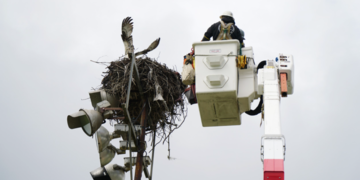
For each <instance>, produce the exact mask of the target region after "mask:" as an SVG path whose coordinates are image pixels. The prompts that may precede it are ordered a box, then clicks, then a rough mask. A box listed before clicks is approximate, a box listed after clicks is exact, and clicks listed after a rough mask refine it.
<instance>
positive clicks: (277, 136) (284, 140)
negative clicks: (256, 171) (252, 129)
mask: <svg viewBox="0 0 360 180" xmlns="http://www.w3.org/2000/svg"><path fill="white" fill-rule="evenodd" d="M265 139H281V140H282V142H283V148H284V154H283V155H284V161H285V152H286V139H285V136H284V135H282V134H267V135H263V136H261V146H260V159H261V162H263V163H264V140H265Z"/></svg>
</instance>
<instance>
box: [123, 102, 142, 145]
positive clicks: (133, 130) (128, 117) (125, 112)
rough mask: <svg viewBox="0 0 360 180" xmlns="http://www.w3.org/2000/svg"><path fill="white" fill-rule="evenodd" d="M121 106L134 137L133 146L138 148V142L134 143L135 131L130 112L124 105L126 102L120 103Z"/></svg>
mask: <svg viewBox="0 0 360 180" xmlns="http://www.w3.org/2000/svg"><path fill="white" fill-rule="evenodd" d="M122 107H123V109H125V111H124V115H125V119H126V120H127V121H128V125H129V128H130V129H131V137H132V139H134V142H135V143H134V144H135V147H136V148H137V149H138V144H137V143H136V142H137V138H136V134H135V133H136V131H135V128H134V125H133V123H132V121H131V117H130V113H129V111H128V109H127V107H126V104H122Z"/></svg>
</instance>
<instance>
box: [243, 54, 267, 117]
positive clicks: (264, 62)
mask: <svg viewBox="0 0 360 180" xmlns="http://www.w3.org/2000/svg"><path fill="white" fill-rule="evenodd" d="M265 65H266V60H264V61H261V62H260V63H259V64H258V66H257V68H256V73H258V72H259V69H262V68H264V66H265ZM263 103H264V101H263V96H262V95H261V96H260V102H259V105H258V106H257V107H256V108H255V109H254V110H252V109H251V110H249V111H246V112H245V113H246V114H247V115H250V116H255V115H258V114H260V113H261V107H262V105H263Z"/></svg>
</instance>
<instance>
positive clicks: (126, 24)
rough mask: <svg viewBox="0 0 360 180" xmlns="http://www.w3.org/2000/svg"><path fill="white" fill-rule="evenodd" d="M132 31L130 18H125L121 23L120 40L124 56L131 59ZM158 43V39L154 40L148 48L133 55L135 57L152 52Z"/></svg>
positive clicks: (132, 46)
mask: <svg viewBox="0 0 360 180" xmlns="http://www.w3.org/2000/svg"><path fill="white" fill-rule="evenodd" d="M132 31H133V22H132V19H131V17H127V18H125V19H124V20H123V21H122V33H121V38H122V40H123V43H124V47H125V56H126V57H131V55H132V54H133V52H134V44H133V38H132V35H131V34H132ZM159 43H160V38H158V39H156V40H155V41H154V42H152V43H151V44H150V46H149V47H148V48H146V49H144V50H142V51H140V52H137V53H135V57H136V56H139V55H145V54H147V53H148V52H150V51H152V50H154V49H155V48H156V47H157V46H158V45H159Z"/></svg>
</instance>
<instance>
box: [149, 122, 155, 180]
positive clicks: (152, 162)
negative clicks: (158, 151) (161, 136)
mask: <svg viewBox="0 0 360 180" xmlns="http://www.w3.org/2000/svg"><path fill="white" fill-rule="evenodd" d="M155 138H156V128H154V135H153V142H152V144H153V147H152V152H151V153H152V155H151V170H150V177H149V180H151V179H152V176H153V166H154V155H155V153H154V152H155Z"/></svg>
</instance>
